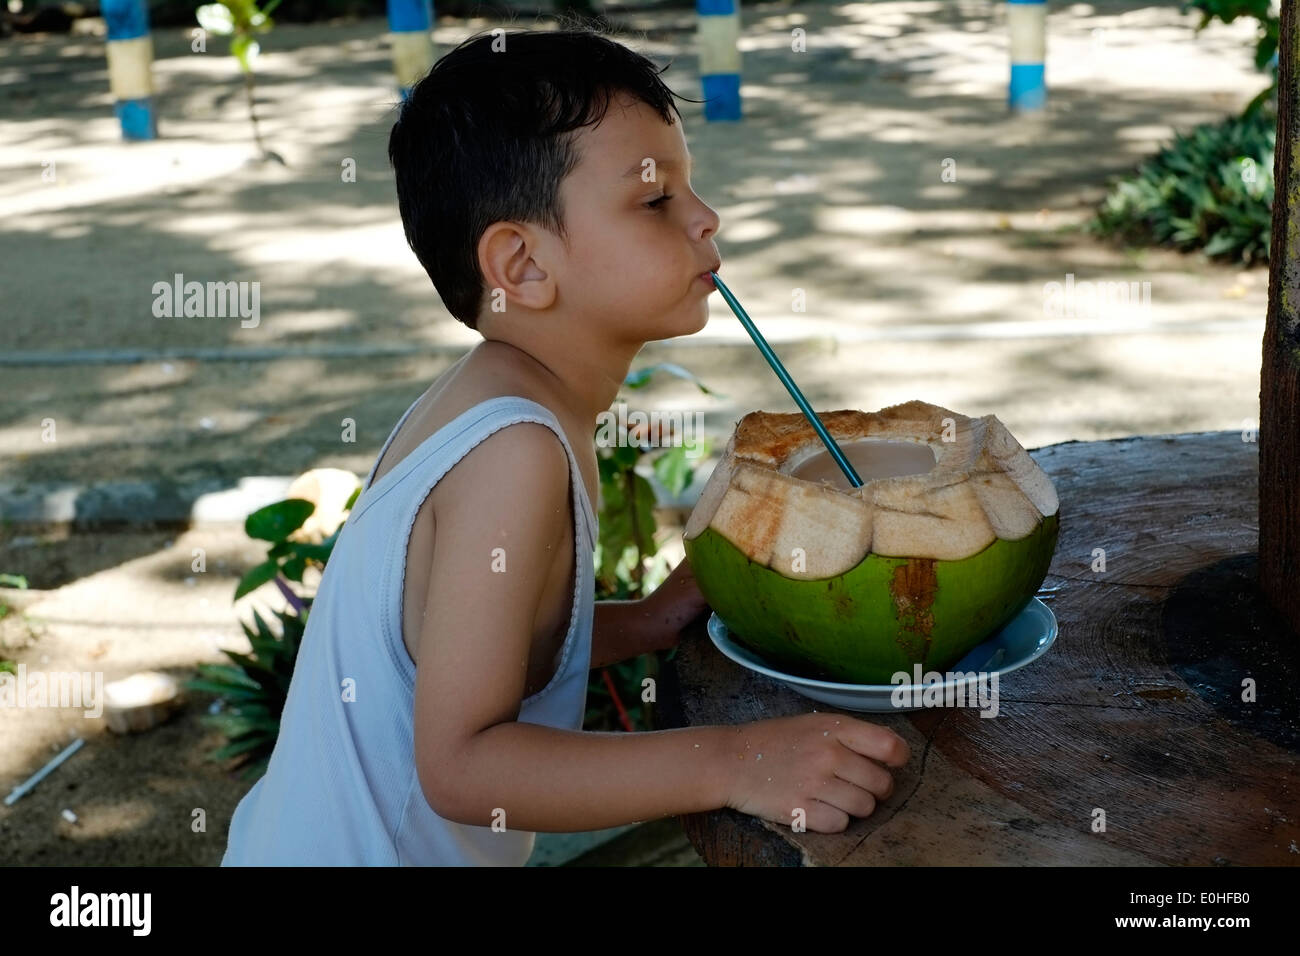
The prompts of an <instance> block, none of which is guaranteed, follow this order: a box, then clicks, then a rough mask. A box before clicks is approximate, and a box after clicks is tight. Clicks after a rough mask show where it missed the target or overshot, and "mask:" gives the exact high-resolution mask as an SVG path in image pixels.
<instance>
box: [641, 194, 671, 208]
mask: <svg viewBox="0 0 1300 956" xmlns="http://www.w3.org/2000/svg"><path fill="white" fill-rule="evenodd" d="M672 198H673V197H672V196H668V195H664V196H660V197H659V198H658V199H653V200H651V201H650V202H648V203H645V206H646V208H647V209H658V208H659V207H660V205H661V204H662V203H666V202H667V201H668V200H670V199H672Z"/></svg>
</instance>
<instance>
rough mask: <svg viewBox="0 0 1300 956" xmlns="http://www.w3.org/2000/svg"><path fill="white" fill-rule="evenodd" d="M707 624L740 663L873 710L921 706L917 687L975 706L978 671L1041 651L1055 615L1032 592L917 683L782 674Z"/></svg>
mask: <svg viewBox="0 0 1300 956" xmlns="http://www.w3.org/2000/svg"><path fill="white" fill-rule="evenodd" d="M708 630H709V637H710V638H711V639H712V640H713V645H714V647H716V648H717V649H718V650H719V651H721V652H722V653H723V654H725V655H726V656H727V657H729V658H731V659H732V660H733V661H735V662H736V663H737V664H739V665H740V666H741V667H746V668H748V669H749V670H751V671H754V672H755V673H758V674H762V675H764V676H765V677H770V678H772V679H773V680H775V681H779V682H780V683H782V684H785V685H786V686H787V687H789V688H790V689H791V690H793V691H795V692H796V693H798V694H803V696H805V697H811V698H812V699H813V700H817V701H821V702H822V703H824V704H830V705H832V706H833V707H839V708H842V709H843V710H857V711H869V712H871V713H876V714H882V713H898V712H900V711H907V710H921V709H922V707H923V706H924V704H922V703H917V702H915V701H919V700H920V697H919V693H920V692H921V691H922V690H928V691H929V693H931V694H937V693H942V695H943V699H944V700H951V699H952V697H953V696H954V695H955V694H960V695H962V696H964V697H965V699H967V700H968V701H970V706H976V702H977V701H978V700H979V697H978V691H979V690H980V688H979V686H978V682H979V679H980V678H979V675H980V674H983V675H984V677H985V680H986V681H987V680H988V678H991V677H992V675H993V674H997V675H998V679H999V681H1000V680H1001V676H1002V675H1003V674H1009V673H1011V672H1012V671H1014V670H1017V669H1018V668H1021V667H1024V666H1025V665H1026V664H1028V663H1030V662H1031V661H1035V660H1037V659H1038V658H1040V657H1042V656H1043V654H1045V653H1046V652H1047V649H1048V648H1049V647H1051V646H1052V642H1053V641H1055V640H1056V633H1057V627H1056V615H1054V614H1053V613H1052V611H1051V608H1049V607H1048V606H1047V605H1046V604H1044V603H1043V602H1042V601H1040V600H1039V599H1038V598H1030V599H1029V603H1028V604H1026V605H1025V608H1024V610H1023V611H1021V612H1020V613H1019V614H1017V615H1016V616H1015V617H1013V618H1012V619H1011V620H1010V621H1009V622H1008V623H1007V625H1006V626H1005V627H1004V628H1002V630H1000V631H998V632H997V633H996V634H994V635H993V636H992V637H990V638H989V639H988V640H987V641H985V642H984V643H983V644H981V645H979V646H978V647H976V648H975V649H974V650H973V651H971V652H970V653H969V654H967V655H966V656H965V657H963V658H962V659H961V660H960V661H958V662H957V663H956V664H954V665H952V667H950V668H948V670H947V671H946V672H944V674H943V676H944V678H945V679H944V680H943V681H942V682H939V683H937V684H930V685H927V684H922V685H919V686H918V685H915V684H913V683H911V682H908V683H906V684H838V683H834V682H832V681H824V680H813V679H812V678H809V677H799V676H797V675H794V674H786V673H784V672H783V671H779V670H777V669H776V668H774V667H772V666H770V665H768V664H767V663H766V662H764V660H763V659H762V658H761V657H759V656H758V655H757V654H755V653H754V652H753V651H751V650H749V649H748V648H746V647H742V646H741V645H740V644H737V643H736V642H735V641H734V640H732V639H731V635H730V632H729V631H728V630H727V625H726V624H725V623H723V620H722V618H720V617H718V615H717V614H716V613H713V614H710V615H709V625H708ZM957 671H961V672H963V673H964V674H965V675H966V676H964V677H962V678H960V679H957V678H955V677H950V676H949V675H951V674H954V673H955V672H957ZM972 672H975V673H972ZM963 685H965V686H963ZM931 688H933V689H931ZM990 689H991V687H990V686H986V687H985V688H984V692H985V693H986V694H987V693H988V692H989V690H990ZM914 690H915V692H916V694H915V695H914V694H913V691H914ZM895 694H898V695H900V697H901V699H902V701H903V702H902V703H901V704H895V702H894V700H895V696H894V695H895ZM912 698H914V700H913V699H912ZM959 699H960V698H959Z"/></svg>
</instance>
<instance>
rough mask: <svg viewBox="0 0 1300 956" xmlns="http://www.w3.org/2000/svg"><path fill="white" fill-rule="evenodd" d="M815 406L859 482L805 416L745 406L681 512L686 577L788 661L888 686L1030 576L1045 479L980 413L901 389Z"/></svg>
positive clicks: (1043, 514)
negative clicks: (860, 407) (882, 396)
mask: <svg viewBox="0 0 1300 956" xmlns="http://www.w3.org/2000/svg"><path fill="white" fill-rule="evenodd" d="M818 417H819V419H820V420H821V422H822V424H823V425H824V426H825V427H826V429H827V430H828V431H829V432H830V434H831V435H832V436H833V437H834V438H835V440H836V443H837V444H838V445H839V446H840V447H841V449H842V450H843V452H844V454H845V456H846V457H847V458H848V459H849V461H850V462H851V463H852V464H853V466H854V469H855V470H856V471H857V472H858V474H859V476H860V477H861V478H862V479H863V482H864V484H863V485H862V486H861V487H859V488H853V487H851V486H850V484H849V482H848V480H847V479H846V478H845V477H844V475H843V474H842V472H841V471H840V469H839V467H838V466H837V465H836V464H835V462H834V460H833V459H832V458H831V457H830V455H829V454H828V453H827V452H826V449H825V446H824V445H823V444H822V442H821V439H820V438H819V437H818V435H817V433H816V432H815V431H814V430H813V428H812V426H811V425H809V424H808V422H807V420H806V419H805V418H804V417H803V415H801V414H797V413H795V414H778V413H768V412H761V411H758V412H751V413H750V414H748V415H746V416H745V417H744V418H742V419H741V420H740V422H739V423H738V424H737V426H736V429H735V432H734V433H733V434H732V436H731V439H730V441H729V442H728V443H727V447H726V448H725V449H724V451H723V455H722V460H721V461H720V462H719V464H718V466H717V468H715V469H714V472H713V474H712V476H711V477H710V479H709V481H708V483H707V484H706V485H705V488H704V491H703V492H702V494H701V496H700V500H699V502H698V503H697V504H696V506H695V508H694V510H693V511H692V512H691V515H690V518H689V519H688V520H687V523H686V529H685V534H684V543H685V547H686V556H687V558H688V560H689V561H690V563H691V568H692V570H693V572H694V574H695V578H696V581H697V582H698V583H699V587H700V591H701V592H702V593H703V594H704V596H705V598H706V599H707V600H708V602H709V605H710V606H711V607H712V608H713V610H714V611H715V612H717V614H718V616H719V617H720V618H722V620H723V622H724V623H726V625H727V628H728V630H729V631H730V632H731V634H732V637H733V639H735V640H736V641H737V642H739V643H741V644H743V645H745V646H747V647H749V648H750V649H752V650H753V651H754V652H755V653H757V654H758V655H759V656H761V657H762V658H764V659H765V660H766V661H768V662H769V663H771V664H772V665H773V666H775V667H777V668H779V669H781V670H784V671H787V672H789V673H794V674H799V675H801V676H805V677H812V678H817V679H822V680H832V681H842V682H846V683H859V684H889V683H890V682H891V679H892V678H893V677H894V675H895V674H897V673H899V672H904V673H906V674H908V675H909V677H910V676H911V674H912V672H913V668H914V667H915V666H916V665H918V664H919V665H921V667H922V669H923V670H925V671H944V670H946V669H948V668H949V667H951V666H952V665H953V664H955V663H956V662H957V661H959V660H961V659H962V658H963V657H964V656H965V655H966V654H967V653H969V652H970V651H971V650H972V649H973V648H975V647H976V646H978V645H979V644H980V643H982V642H983V641H985V640H987V639H988V638H989V637H990V636H991V635H993V634H994V633H996V632H997V631H998V630H999V629H1000V628H1002V627H1003V626H1005V625H1006V624H1007V622H1008V621H1010V620H1011V619H1012V618H1013V617H1015V616H1016V614H1018V613H1019V612H1020V611H1021V610H1022V609H1023V608H1024V607H1025V605H1026V604H1027V603H1028V602H1029V600H1030V599H1031V598H1032V597H1033V596H1034V594H1035V592H1036V591H1037V590H1038V588H1039V586H1040V585H1041V584H1042V582H1043V578H1044V577H1045V576H1046V574H1047V569H1048V566H1049V565H1050V563H1051V560H1052V554H1053V553H1054V551H1055V549H1056V541H1057V533H1058V527H1059V514H1058V511H1059V502H1058V499H1057V496H1056V490H1055V489H1054V488H1053V486H1052V483H1051V480H1050V479H1048V477H1047V475H1046V474H1044V473H1043V471H1042V469H1041V468H1039V467H1038V464H1037V463H1036V462H1035V461H1034V460H1033V459H1032V458H1031V457H1030V456H1029V454H1028V453H1027V452H1026V451H1025V450H1024V448H1022V447H1021V445H1020V444H1019V442H1017V441H1016V440H1015V438H1014V437H1012V435H1011V434H1010V432H1008V431H1007V429H1006V428H1005V427H1004V426H1003V425H1002V423H1001V422H1000V421H998V419H997V418H996V417H994V416H993V415H985V416H983V417H981V418H969V417H967V416H965V415H961V414H959V413H957V412H953V411H951V410H949V409H946V408H942V407H940V406H937V405H930V404H928V403H925V402H919V401H912V402H907V403H906V404H903V405H895V406H891V407H889V408H885V409H882V410H881V411H879V412H860V411H835V412H826V413H819V414H818Z"/></svg>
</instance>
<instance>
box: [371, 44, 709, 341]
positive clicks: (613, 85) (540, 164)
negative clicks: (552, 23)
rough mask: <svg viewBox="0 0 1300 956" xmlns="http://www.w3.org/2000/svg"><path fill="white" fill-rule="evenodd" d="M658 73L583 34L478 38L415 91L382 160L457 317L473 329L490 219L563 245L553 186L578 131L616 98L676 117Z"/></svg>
mask: <svg viewBox="0 0 1300 956" xmlns="http://www.w3.org/2000/svg"><path fill="white" fill-rule="evenodd" d="M494 42H495V44H496V46H497V47H498V51H499V52H494V51H493V48H492V47H493V44H494ZM503 43H504V50H501V49H500V48H501V46H502V44H503ZM665 69H667V67H662V68H656V67H655V64H654V63H652V62H651V61H650V60H648V59H646V58H645V57H644V56H642V55H641V54H639V53H636V52H634V51H633V50H630V49H628V48H627V47H626V46H623V45H622V44H620V43H618V42H616V41H614V40H612V39H610V38H609V37H606V36H602V35H600V34H598V33H595V32H592V31H590V30H586V29H571V30H564V31H556V32H538V31H525V32H515V33H504V34H500V35H498V36H496V37H494V36H493V35H492V34H490V33H484V34H479V35H477V36H473V37H470V38H469V39H468V40H465V41H464V42H463V43H461V44H460V45H459V46H458V47H456V48H455V49H454V50H452V51H450V52H449V53H447V54H446V55H445V56H443V57H442V58H441V59H439V60H438V62H437V63H435V64H434V65H433V68H432V69H431V70H430V71H429V73H428V74H427V75H425V76H424V78H422V79H421V80H420V81H419V82H417V83H416V84H415V86H414V87H413V88H412V90H411V93H410V95H409V97H408V98H407V100H406V102H405V103H403V104H402V106H401V108H400V112H399V114H398V119H397V122H396V123H395V124H394V125H393V130H392V133H391V134H390V136H389V139H388V159H389V161H390V162H391V163H392V165H393V170H394V172H395V173H396V179H397V202H398V207H399V209H400V210H401V214H402V225H403V227H404V228H405V230H406V241H407V242H408V243H409V244H410V246H411V249H412V250H413V251H414V252H415V255H416V258H418V259H419V260H420V265H422V266H424V270H425V271H426V272H427V273H428V274H429V278H430V279H432V280H433V285H434V288H436V289H437V290H438V294H439V295H440V296H441V297H442V301H443V303H444V304H445V305H446V306H447V309H448V310H449V311H450V312H451V314H452V315H454V316H455V317H456V318H457V319H459V320H460V321H461V322H464V323H465V324H466V325H468V326H469V327H470V328H472V329H476V328H477V321H478V311H479V306H480V304H481V302H482V298H483V294H484V293H485V292H486V291H487V290H486V289H485V287H484V279H483V275H482V273H481V272H480V271H479V267H478V255H477V249H476V247H477V245H478V240H479V238H480V237H481V236H482V235H483V232H484V230H485V229H487V227H488V226H490V225H491V224H492V223H494V222H499V221H502V220H510V221H515V222H529V223H535V224H538V225H541V226H544V227H545V228H547V229H549V230H550V231H551V232H553V233H555V234H556V235H558V236H560V237H561V239H562V240H564V241H567V239H568V236H567V233H566V230H565V228H564V216H563V212H564V211H563V209H562V208H561V204H560V201H559V190H560V183H561V182H562V181H563V179H564V177H565V176H567V175H569V173H570V172H571V171H572V170H573V168H574V167H575V166H577V164H578V161H579V158H580V157H579V156H578V155H577V153H576V151H575V150H574V148H573V145H572V139H573V134H574V131H576V130H578V129H579V128H581V127H583V126H588V125H591V124H594V123H596V122H598V121H599V120H600V118H601V117H603V116H604V115H605V111H606V109H607V108H608V106H609V103H610V100H611V94H613V93H614V92H622V93H627V94H630V95H632V96H633V97H635V98H636V99H639V100H641V101H642V102H644V103H645V104H646V105H647V106H650V107H651V108H652V109H654V110H655V111H656V112H657V113H658V114H659V116H660V117H662V118H663V121H664V122H665V123H669V124H671V123H673V122H674V120H673V115H672V114H673V113H676V114H677V118H678V119H679V120H680V119H681V113H680V112H678V111H677V105H676V103H674V102H673V97H674V96H678V94H676V93H674V92H673V91H672V90H670V89H669V88H668V87H667V86H666V85H665V84H664V83H663V81H662V80H660V79H659V73H661V72H663V70H665ZM679 98H680V99H688V98H687V97H679ZM692 102H698V101H692Z"/></svg>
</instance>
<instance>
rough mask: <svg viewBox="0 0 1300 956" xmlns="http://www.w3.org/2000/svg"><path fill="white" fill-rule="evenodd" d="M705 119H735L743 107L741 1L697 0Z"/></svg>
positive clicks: (728, 120)
mask: <svg viewBox="0 0 1300 956" xmlns="http://www.w3.org/2000/svg"><path fill="white" fill-rule="evenodd" d="M695 12H696V14H697V17H698V20H697V23H698V30H697V32H696V43H697V44H698V46H699V51H700V83H701V85H702V86H703V87H704V119H705V122H709V123H714V122H719V121H721V122H734V121H736V120H739V119H740V118H741V108H740V47H739V45H738V42H737V41H739V39H740V0H696V2H695Z"/></svg>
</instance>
